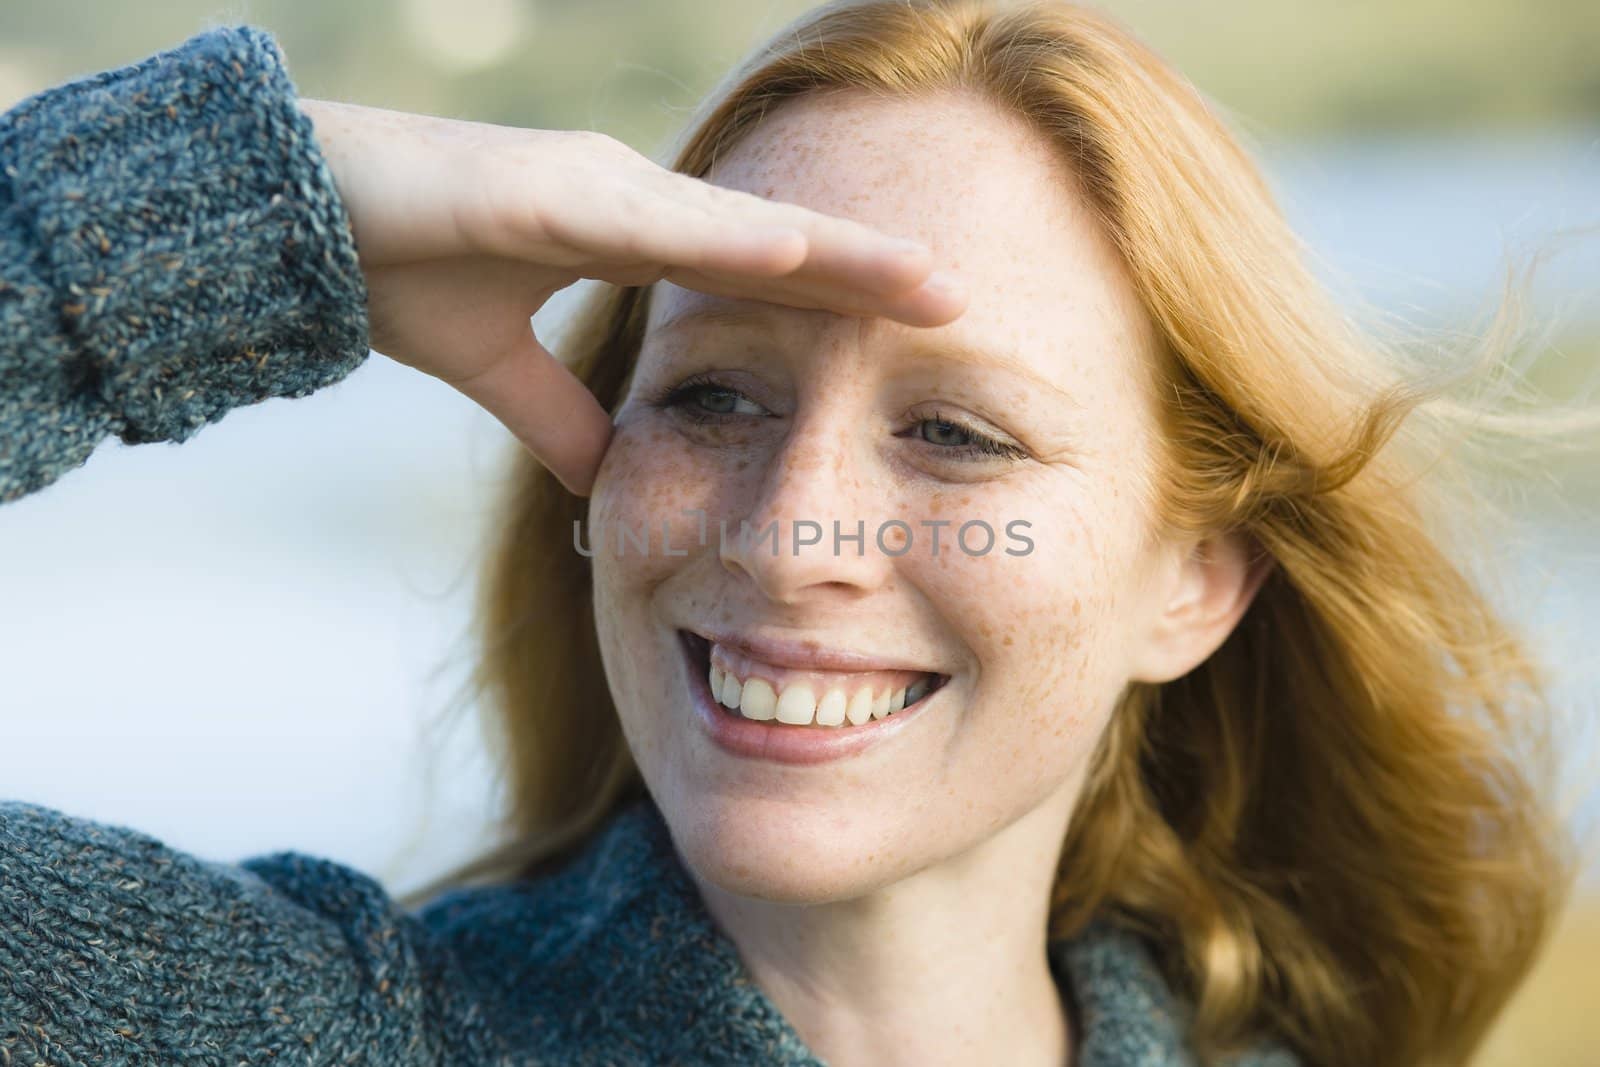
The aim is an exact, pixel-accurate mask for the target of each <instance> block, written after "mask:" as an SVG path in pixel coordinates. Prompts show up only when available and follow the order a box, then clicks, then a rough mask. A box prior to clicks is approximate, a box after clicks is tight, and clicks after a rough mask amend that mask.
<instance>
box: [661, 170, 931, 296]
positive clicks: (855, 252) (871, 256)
mask: <svg viewBox="0 0 1600 1067" xmlns="http://www.w3.org/2000/svg"><path fill="white" fill-rule="evenodd" d="M663 178H664V180H665V181H666V183H667V196H666V199H667V201H668V203H669V204H672V205H674V206H676V207H677V208H678V209H680V210H679V211H671V210H664V211H662V212H660V213H659V214H658V215H657V221H658V222H660V223H661V224H662V225H675V224H677V223H678V222H679V221H680V220H681V221H682V223H683V224H684V225H685V226H686V227H690V228H692V227H694V225H695V222H696V219H697V218H698V219H699V220H700V225H701V229H702V230H703V232H704V235H705V237H704V239H705V242H706V246H707V254H706V255H705V256H703V257H702V258H701V259H700V260H699V261H698V262H695V261H689V260H673V261H670V262H671V263H672V265H674V266H681V267H687V268H689V269H691V270H696V271H699V272H700V273H702V274H721V273H730V274H738V273H753V272H750V271H745V270H740V269H738V268H737V267H735V268H733V269H731V270H730V269H728V266H727V265H726V263H725V261H724V259H723V258H722V256H721V255H720V253H721V251H722V249H724V248H727V249H729V250H730V251H731V250H734V249H737V248H738V246H739V243H740V241H741V240H742V239H743V238H742V235H745V234H750V233H752V232H755V231H757V230H763V231H764V230H767V229H769V228H779V229H792V230H796V231H798V232H799V233H801V234H802V235H803V236H804V237H805V244H806V253H805V257H804V261H803V262H802V263H800V264H799V265H798V267H797V270H798V272H799V273H802V274H804V275H805V276H807V277H811V278H816V279H819V280H821V279H827V280H830V281H831V282H832V283H833V284H836V285H838V286H840V287H844V288H850V289H866V290H868V291H870V292H874V293H885V294H892V293H901V292H904V291H906V290H908V289H912V288H914V287H916V286H918V285H921V284H922V283H923V282H924V281H925V280H926V279H927V277H928V275H929V273H930V272H931V271H932V269H933V254H932V252H931V251H930V250H929V249H928V248H927V246H926V245H923V244H922V243H920V242H917V241H910V240H906V239H903V238H899V237H893V236H890V235H889V234H885V233H883V232H881V231H879V230H877V229H874V228H873V227H871V226H868V225H866V224H864V223H860V222H855V221H853V220H851V219H845V218H839V217H837V216H834V215H828V214H824V213H822V212H819V211H813V210H811V209H810V208H806V207H802V206H800V205H798V204H789V203H784V202H782V201H776V200H768V199H766V198H764V197H760V196H757V195H755V194H754V193H747V192H745V191H743V190H740V189H725V188H723V187H721V186H718V185H712V184H711V183H709V182H707V181H704V180H703V179H699V178H691V177H689V176H688V175H684V174H678V173H674V172H671V171H665V172H663ZM664 262H665V261H664Z"/></svg>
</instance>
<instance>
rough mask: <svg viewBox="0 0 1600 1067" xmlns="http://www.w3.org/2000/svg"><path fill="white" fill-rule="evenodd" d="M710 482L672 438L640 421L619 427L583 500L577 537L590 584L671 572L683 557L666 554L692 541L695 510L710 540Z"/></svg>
mask: <svg viewBox="0 0 1600 1067" xmlns="http://www.w3.org/2000/svg"><path fill="white" fill-rule="evenodd" d="M716 484H717V482H716V477H715V473H714V472H711V471H708V470H706V469H705V465H704V458H703V455H702V456H699V457H697V455H696V452H695V450H694V449H693V448H691V446H690V445H689V443H688V442H686V441H685V440H684V439H683V437H682V436H681V435H680V434H676V433H673V432H671V430H670V429H667V428H664V427H660V426H657V425H652V424H650V423H649V422H648V420H644V419H640V420H637V421H634V422H632V423H622V424H619V425H618V426H617V428H616V430H615V432H614V434H613V437H612V440H611V445H610V447H609V448H608V449H607V450H606V455H605V459H604V461H603V462H602V463H601V465H600V470H599V472H598V474H597V475H596V478H595V484H594V490H593V492H592V494H591V496H590V500H589V522H588V529H587V530H586V532H585V533H586V537H587V546H588V547H589V548H590V549H591V550H592V551H593V552H594V553H595V558H594V564H595V574H596V584H597V586H598V585H604V584H607V583H610V582H615V581H618V580H632V581H640V580H648V579H649V578H651V577H652V576H664V575H666V574H669V573H671V572H672V570H673V569H675V567H676V566H678V565H681V563H682V561H683V559H684V558H685V557H682V556H679V555H676V554H669V552H668V551H667V549H670V550H671V552H672V553H676V552H681V551H692V550H693V549H694V548H695V546H696V544H697V541H698V540H699V538H700V534H701V530H702V526H703V524H702V522H701V520H700V518H699V517H698V515H697V514H696V512H700V513H704V514H705V515H706V517H707V521H708V522H710V523H711V524H712V525H711V527H710V532H711V535H712V536H713V537H714V535H715V514H714V512H713V510H712V506H711V505H712V501H713V500H714V497H715V490H716ZM684 512H689V514H684ZM712 543H714V542H712Z"/></svg>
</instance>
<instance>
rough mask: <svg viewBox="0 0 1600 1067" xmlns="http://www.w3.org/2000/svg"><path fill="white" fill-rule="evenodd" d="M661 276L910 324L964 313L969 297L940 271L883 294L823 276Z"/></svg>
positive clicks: (720, 291) (742, 295) (717, 290)
mask: <svg viewBox="0 0 1600 1067" xmlns="http://www.w3.org/2000/svg"><path fill="white" fill-rule="evenodd" d="M945 277H951V280H952V287H950V288H945V287H944V286H943V285H942V279H943V278H945ZM666 280H667V281H669V282H671V283H672V284H674V285H681V286H683V287H684V288H687V289H699V290H701V291H702V292H707V293H714V294H716V295H718V296H729V297H734V298H736V299H749V300H765V301H768V302H771V303H775V304H788V305H790V306H792V307H800V308H812V309H822V310H827V311H833V312H837V313H839V314H842V315H856V316H860V317H863V318H874V317H883V318H890V319H896V320H898V321H900V322H904V323H906V324H907V325H910V326H942V325H943V324H945V323H947V322H950V321H951V320H953V319H955V318H958V317H959V316H960V315H961V314H962V313H963V312H964V311H966V309H967V303H968V299H969V298H968V295H967V292H966V289H965V287H964V286H962V285H961V284H960V283H959V281H958V280H956V279H954V278H953V276H949V275H948V274H947V272H944V271H939V272H936V273H935V274H934V275H932V276H930V278H929V281H928V283H927V284H924V285H921V286H918V287H917V288H916V289H913V290H910V291H907V292H903V293H896V294H892V295H889V296H881V295H877V294H874V293H869V292H863V291H861V290H858V289H849V288H842V287H840V286H839V285H837V284H831V283H830V282H829V281H826V280H824V281H812V280H808V279H807V278H804V277H800V276H798V275H790V276H787V277H784V278H775V279H766V278H755V277H749V276H745V277H729V276H724V275H708V274H703V273H701V272H699V271H694V270H689V269H686V268H685V269H681V270H679V269H675V270H669V271H668V272H667V274H666Z"/></svg>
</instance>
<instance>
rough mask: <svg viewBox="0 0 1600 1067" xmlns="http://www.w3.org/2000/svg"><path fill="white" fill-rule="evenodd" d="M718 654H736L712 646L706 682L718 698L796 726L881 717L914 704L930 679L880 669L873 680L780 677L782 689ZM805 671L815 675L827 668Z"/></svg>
mask: <svg viewBox="0 0 1600 1067" xmlns="http://www.w3.org/2000/svg"><path fill="white" fill-rule="evenodd" d="M718 658H737V657H731V656H729V655H728V654H726V653H721V649H720V647H719V646H713V661H712V663H711V676H710V679H709V684H710V687H711V692H712V694H713V695H714V696H715V697H716V698H717V700H718V702H719V703H721V704H723V705H724V706H726V707H729V708H737V709H738V710H739V712H740V713H741V714H742V715H744V717H745V718H747V719H759V720H768V719H776V720H777V721H779V722H783V723H789V724H791V725H795V726H805V725H816V726H842V725H844V724H845V722H847V721H848V722H849V723H850V724H851V725H853V726H860V725H861V724H862V723H865V722H867V721H868V720H871V719H881V718H884V717H885V716H887V715H892V714H894V713H895V712H897V711H899V710H901V709H902V708H904V707H906V706H907V705H910V704H915V703H916V702H917V701H919V700H921V699H922V698H923V697H924V696H925V695H927V692H928V688H929V686H930V685H931V684H932V679H931V677H930V676H929V675H927V674H923V675H922V676H921V677H916V678H914V679H913V680H911V681H910V682H909V684H905V682H904V679H906V678H910V677H911V672H906V671H884V672H876V673H878V674H879V678H878V679H877V680H876V684H874V679H872V678H871V677H869V676H864V675H860V674H855V675H844V674H840V675H838V676H837V677H838V682H837V684H828V683H827V682H823V683H821V684H817V683H813V682H812V681H809V680H800V679H793V680H789V681H788V682H787V684H784V683H783V682H782V681H779V683H778V685H779V686H781V691H780V690H779V689H778V688H775V687H774V683H773V682H771V681H768V680H767V679H766V678H763V677H760V676H759V675H758V674H757V673H756V672H757V671H759V670H762V668H761V667H760V666H757V665H754V664H751V663H750V661H748V660H745V661H743V662H744V663H745V664H748V666H743V667H742V668H728V669H725V668H724V667H723V666H722V665H721V664H719V663H717V662H716V659H718ZM740 669H742V670H743V672H744V673H745V674H746V675H747V676H746V677H745V678H743V679H741V678H740V677H739V674H738V673H737V671H738V670H740ZM764 673H767V674H771V675H783V674H785V673H791V672H784V671H782V670H781V669H778V668H772V669H767V670H765V671H764ZM808 673H809V674H811V675H813V676H814V675H818V674H826V673H830V672H808ZM819 692H820V693H821V695H820V696H819V695H818V693H819Z"/></svg>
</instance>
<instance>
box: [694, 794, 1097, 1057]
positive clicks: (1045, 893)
mask: <svg viewBox="0 0 1600 1067" xmlns="http://www.w3.org/2000/svg"><path fill="white" fill-rule="evenodd" d="M1065 798H1066V799H1065V800H1064V801H1058V800H1056V799H1054V798H1053V799H1051V800H1050V801H1048V802H1046V803H1045V804H1043V805H1041V806H1039V807H1036V808H1035V809H1033V810H1032V811H1030V812H1028V813H1027V814H1025V815H1024V816H1022V817H1021V818H1020V819H1017V820H1015V821H1014V822H1012V823H1011V824H1010V825H1008V826H1006V827H1005V828H1004V829H1002V830H1001V831H999V832H998V833H997V834H995V835H994V836H992V837H990V838H988V839H987V840H985V841H983V842H982V843H981V844H980V845H978V846H977V847H975V848H974V849H972V850H969V851H968V852H966V853H962V854H960V855H957V856H953V857H951V858H949V859H947V860H945V861H942V862H940V863H939V864H937V865H935V866H932V867H929V868H926V869H924V870H921V871H918V872H916V873H915V874H913V875H911V876H910V877H907V878H904V879H901V880H899V881H897V882H894V883H892V884H889V885H886V886H883V887H881V888H879V889H877V890H875V891H873V892H871V893H868V894H865V895H861V896H857V897H853V898H850V899H844V900H836V901H829V902H826V903H820V904H817V903H801V904H793V903H784V902H775V901H771V900H763V899H757V898H753V897H749V896H744V895H740V894H735V893H730V892H727V891H725V890H722V889H720V888H718V887H717V886H715V885H712V884H710V883H707V882H704V881H702V880H701V879H700V878H699V877H698V876H695V882H696V884H697V886H698V888H699V891H700V895H701V897H702V899H703V900H704V901H705V904H706V908H707V910H708V911H709V912H710V913H711V915H712V917H713V918H714V919H715V920H716V922H717V924H718V925H719V926H720V927H721V928H722V929H723V931H724V932H725V933H726V934H727V935H728V936H729V938H730V939H731V940H732V941H733V943H734V944H735V945H736V946H737V948H738V951H739V955H740V958H741V959H742V960H743V962H744V964H745V966H746V968H747V970H748V971H749V972H750V975H751V977H752V979H753V980H754V981H755V983H756V984H757V985H758V986H759V987H760V988H761V990H762V991H763V992H764V993H765V994H766V995H767V997H768V999H770V1000H771V1001H772V1002H773V1004H774V1005H776V1007H777V1008H778V1010H779V1011H781V1012H782V1013H783V1015H784V1017H785V1018H786V1019H787V1020H788V1021H789V1023H790V1024H791V1025H792V1026H793V1027H794V1029H795V1031H796V1032H797V1033H798V1034H799V1035H800V1036H801V1038H803V1039H804V1040H805V1042H806V1044H807V1046H809V1047H810V1049H811V1050H812V1051H813V1052H814V1053H816V1055H817V1056H818V1057H819V1058H821V1059H822V1060H823V1061H824V1062H826V1063H828V1064H829V1065H830V1067H865V1065H869V1064H870V1065H873V1067H901V1065H905V1067H910V1065H913V1064H915V1065H919V1067H920V1065H924V1064H928V1063H939V1064H945V1065H949V1067H965V1065H968V1064H970V1065H973V1067H978V1065H984V1067H987V1065H990V1064H994V1063H1006V1064H1016V1065H1018V1067H1062V1065H1063V1064H1070V1063H1071V1062H1072V1061H1073V1058H1074V1057H1073V1056H1072V1055H1071V1049H1072V1046H1073V1034H1072V1031H1071V1020H1070V1016H1069V1012H1068V1010H1067V1008H1066V1005H1065V1000H1064V996H1063V991H1062V990H1061V989H1060V988H1059V987H1058V986H1057V984H1056V981H1055V977H1054V975H1053V974H1052V972H1051V969H1050V962H1049V956H1048V952H1047V934H1046V930H1047V921H1048V915H1049V896H1050V889H1051V886H1052V885H1053V884H1054V879H1055V873H1056V862H1057V860H1058V858H1059V854H1060V844H1061V841H1062V840H1063V835H1064V834H1065V831H1066V825H1067V817H1068V815H1069V814H1070V808H1071V799H1072V793H1071V792H1067V793H1066V794H1065ZM1063 809H1066V810H1063ZM691 873H692V872H691Z"/></svg>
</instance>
